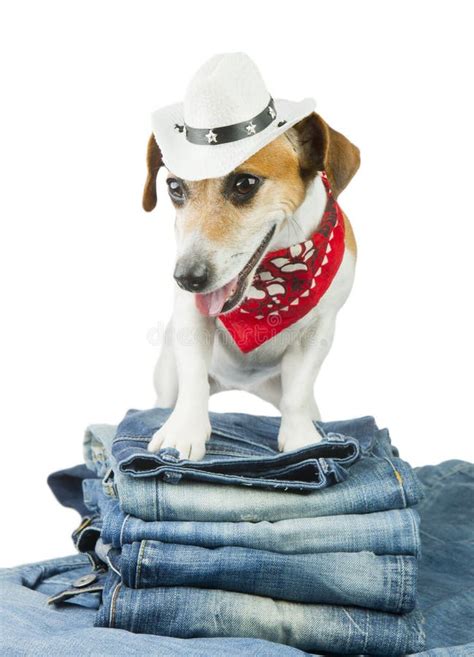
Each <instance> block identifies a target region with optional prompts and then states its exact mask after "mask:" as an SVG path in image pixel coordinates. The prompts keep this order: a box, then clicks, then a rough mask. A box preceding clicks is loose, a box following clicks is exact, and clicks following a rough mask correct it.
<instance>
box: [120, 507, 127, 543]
mask: <svg viewBox="0 0 474 657" xmlns="http://www.w3.org/2000/svg"><path fill="white" fill-rule="evenodd" d="M129 518H130V514H129V513H127V515H126V516H125V518H124V520H123V523H122V526H121V528H120V539H119V540H120V547H123V532H124V529H125V523H126V522H127V520H128V519H129Z"/></svg>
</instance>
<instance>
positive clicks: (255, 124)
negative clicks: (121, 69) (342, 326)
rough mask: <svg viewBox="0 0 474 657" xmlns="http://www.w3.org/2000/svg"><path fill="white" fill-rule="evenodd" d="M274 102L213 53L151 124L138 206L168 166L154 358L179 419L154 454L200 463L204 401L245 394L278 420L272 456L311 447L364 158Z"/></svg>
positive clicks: (348, 279) (348, 283)
mask: <svg viewBox="0 0 474 657" xmlns="http://www.w3.org/2000/svg"><path fill="white" fill-rule="evenodd" d="M313 107H314V103H313V101H311V100H310V99H306V100H305V101H302V102H300V103H291V102H290V101H283V100H280V101H279V100H275V101H273V100H272V98H271V96H270V94H269V93H268V91H267V90H266V88H265V85H264V83H263V81H262V78H261V77H260V74H259V72H258V70H257V69H256V67H255V65H254V64H253V62H252V61H251V60H250V59H249V58H248V57H247V56H246V55H243V54H241V53H233V54H227V55H218V56H216V57H214V58H212V59H211V60H210V61H209V62H207V63H206V64H205V65H204V66H203V67H202V68H201V69H200V70H199V71H198V73H197V74H196V76H195V77H194V79H193V80H192V82H191V84H190V86H189V87H188V91H187V94H186V97H185V101H184V104H179V105H173V106H170V107H166V108H164V109H162V110H159V111H158V112H156V113H155V114H154V115H153V132H154V134H153V135H152V136H151V138H150V141H149V144H148V153H147V164H148V178H147V181H146V185H145V190H144V197H143V206H144V208H145V210H147V211H150V210H152V209H153V208H154V207H155V205H156V176H157V173H158V170H159V168H160V167H161V166H162V165H165V166H166V168H167V170H168V177H167V183H168V191H169V195H170V197H171V200H172V202H173V204H174V206H175V208H176V236H177V245H178V248H177V251H178V253H177V263H176V269H175V273H174V277H175V279H176V282H177V283H178V286H177V289H176V296H175V305H174V311H173V316H172V318H171V321H170V322H169V324H168V328H167V339H166V340H165V344H164V347H163V349H162V353H161V355H160V357H159V360H158V363H157V367H156V372H155V385H156V392H157V402H156V404H157V406H161V407H170V408H174V410H173V411H172V413H171V415H170V417H169V419H168V420H167V422H166V423H165V424H164V425H163V427H162V428H161V429H160V430H159V431H157V432H156V433H155V435H154V437H153V439H152V441H151V442H150V445H149V449H150V450H151V451H157V450H159V449H160V448H162V447H175V448H176V449H178V450H179V452H180V455H181V458H188V459H193V460H198V459H201V458H202V457H203V455H204V454H205V444H206V441H207V439H208V438H209V435H210V430H211V428H210V423H209V415H208V398H209V395H210V394H213V393H214V392H219V391H222V390H232V389H239V390H246V391H249V392H252V393H255V394H256V395H258V396H259V397H261V398H262V399H264V400H265V401H268V402H270V403H272V404H274V405H275V406H276V407H277V408H278V409H279V410H280V412H281V416H282V417H281V428H280V432H279V446H280V449H281V450H284V451H289V450H293V449H297V448H299V447H302V446H304V445H307V444H309V443H312V442H315V441H318V440H319V439H320V436H319V434H318V432H317V429H316V428H315V426H314V424H313V421H314V420H317V419H319V418H320V414H319V410H318V406H317V404H316V401H315V399H314V393H313V387H314V382H315V379H316V377H317V375H318V372H319V369H320V367H321V364H322V363H323V361H324V359H325V357H326V355H327V353H328V351H329V349H330V347H331V343H332V340H333V335H334V327H335V321H336V315H337V313H338V311H339V309H340V308H341V306H342V305H343V304H344V302H345V301H346V299H347V297H348V295H349V292H350V290H351V287H352V282H353V278H354V269H355V261H356V244H355V240H354V235H353V232H352V228H351V226H350V223H349V221H348V219H347V217H346V216H345V214H343V213H342V211H341V210H340V208H339V206H338V204H337V201H336V198H337V196H338V194H339V193H340V192H341V191H342V190H343V189H344V188H345V187H346V185H347V184H348V183H349V181H350V180H351V178H352V176H353V175H354V174H355V172H356V171H357V169H358V166H359V150H358V149H357V148H356V147H355V146H354V145H353V144H351V143H350V142H349V141H348V140H347V139H346V138H345V137H344V136H343V135H341V134H340V133H338V132H336V131H335V130H333V129H332V128H330V127H329V126H328V125H327V123H325V121H323V119H322V118H321V117H320V116H319V115H317V114H316V113H314V112H313V111H312V110H313Z"/></svg>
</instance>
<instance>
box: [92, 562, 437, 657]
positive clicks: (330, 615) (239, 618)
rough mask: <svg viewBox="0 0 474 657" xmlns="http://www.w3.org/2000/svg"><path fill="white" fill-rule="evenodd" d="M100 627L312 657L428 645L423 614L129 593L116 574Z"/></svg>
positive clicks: (212, 594) (206, 594) (241, 596)
mask: <svg viewBox="0 0 474 657" xmlns="http://www.w3.org/2000/svg"><path fill="white" fill-rule="evenodd" d="M103 600H104V602H103V605H102V607H101V608H100V610H99V612H98V615H97V618H96V625H97V626H101V627H102V626H105V627H115V628H122V629H127V630H130V631H131V632H145V633H148V634H158V635H165V636H175V637H181V638H192V637H253V638H259V639H265V640H267V641H273V642H276V643H283V644H287V645H291V646H293V647H294V648H299V649H300V650H305V651H308V652H317V651H321V652H333V653H334V652H335V653H339V654H354V653H355V654H358V653H373V654H376V655H384V656H387V657H389V656H393V657H394V656H397V655H406V654H407V653H411V652H417V651H420V650H422V649H423V647H424V634H423V623H422V618H421V614H419V613H418V612H413V613H411V614H404V615H398V614H387V613H382V612H376V611H369V610H366V609H361V608H357V607H346V606H334V605H310V604H300V603H296V602H286V601H282V600H273V599H271V598H265V597H260V596H256V595H247V594H245V593H234V592H231V591H222V590H219V591H218V590H212V589H206V588H188V587H184V586H179V587H172V586H169V587H155V588H151V589H130V588H128V587H126V586H124V584H123V583H122V582H121V578H120V577H119V576H118V575H116V574H115V573H111V574H110V575H109V577H108V579H107V583H106V586H105V589H104V597H103Z"/></svg>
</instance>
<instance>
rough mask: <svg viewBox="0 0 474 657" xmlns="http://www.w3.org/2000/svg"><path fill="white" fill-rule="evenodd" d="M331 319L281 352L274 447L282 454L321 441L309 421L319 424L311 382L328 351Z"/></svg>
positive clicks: (333, 321)
mask: <svg viewBox="0 0 474 657" xmlns="http://www.w3.org/2000/svg"><path fill="white" fill-rule="evenodd" d="M334 328H335V316H332V315H331V316H324V317H322V318H321V319H320V320H319V321H318V324H317V327H316V330H315V331H314V330H311V329H309V330H307V331H306V332H305V333H304V334H303V335H302V336H300V337H299V339H297V340H295V341H294V342H293V343H292V344H291V345H290V346H289V347H288V349H287V350H286V351H285V353H284V355H283V358H282V363H281V386H282V395H281V401H280V411H281V426H280V432H279V434H278V445H279V447H280V449H281V450H282V451H284V452H289V451H291V450H292V449H298V448H300V447H304V446H305V445H309V444H310V443H314V442H318V441H319V440H321V436H320V435H319V433H318V431H317V429H316V428H315V426H314V424H313V420H319V410H318V407H317V405H316V402H315V401H314V392H313V387H314V382H315V380H316V377H317V375H318V372H319V369H320V367H321V365H322V363H323V361H324V359H325V358H326V356H327V354H328V352H329V349H330V348H331V344H332V340H333V337H334Z"/></svg>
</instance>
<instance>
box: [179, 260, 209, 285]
mask: <svg viewBox="0 0 474 657" xmlns="http://www.w3.org/2000/svg"><path fill="white" fill-rule="evenodd" d="M174 278H175V281H176V282H177V283H178V285H179V287H180V288H182V289H183V290H188V292H200V291H201V290H204V288H205V287H206V285H207V284H208V282H209V267H208V266H207V264H206V263H205V262H196V263H194V264H191V265H190V264H185V263H180V262H179V261H178V263H177V265H176V268H175V270H174Z"/></svg>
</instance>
